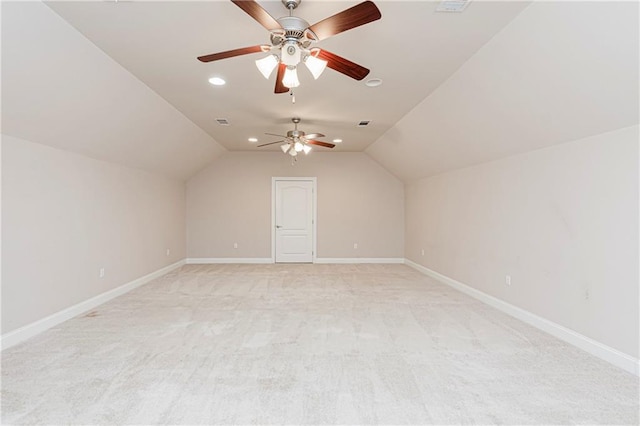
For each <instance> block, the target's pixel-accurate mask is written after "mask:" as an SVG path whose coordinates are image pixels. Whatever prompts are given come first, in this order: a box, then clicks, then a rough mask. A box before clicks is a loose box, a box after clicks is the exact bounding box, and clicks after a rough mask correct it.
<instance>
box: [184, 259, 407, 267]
mask: <svg viewBox="0 0 640 426" xmlns="http://www.w3.org/2000/svg"><path fill="white" fill-rule="evenodd" d="M214 263H253V264H256V263H274V262H273V259H272V258H270V257H253V258H251V257H190V258H188V259H187V264H188V265H192V264H214ZM313 263H404V259H403V258H401V257H320V258H316V259H315V260H314V261H313Z"/></svg>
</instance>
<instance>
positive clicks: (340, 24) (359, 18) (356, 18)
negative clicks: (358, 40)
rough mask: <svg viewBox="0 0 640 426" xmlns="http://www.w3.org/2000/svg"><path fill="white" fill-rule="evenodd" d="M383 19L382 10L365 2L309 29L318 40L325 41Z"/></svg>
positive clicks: (371, 3)
mask: <svg viewBox="0 0 640 426" xmlns="http://www.w3.org/2000/svg"><path fill="white" fill-rule="evenodd" d="M381 17H382V14H381V13H380V10H378V8H377V7H376V5H375V4H373V2H371V1H365V2H362V3H360V4H357V5H355V6H353V7H350V8H349V9H346V10H343V11H342V12H340V13H336V14H335V15H333V16H330V17H328V18H326V19H323V20H322V21H320V22H317V23H315V24H313V25H312V26H310V27H309V29H310V30H311V31H312V32H313V33H314V34H315V35H316V37H317V38H318V40H324V39H325V38H329V37H331V36H334V35H336V34H340V33H341V32H344V31H347V30H350V29H353V28H356V27H359V26H361V25H364V24H368V23H369V22H373V21H376V20H378V19H380V18H381Z"/></svg>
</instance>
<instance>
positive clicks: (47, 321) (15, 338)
mask: <svg viewBox="0 0 640 426" xmlns="http://www.w3.org/2000/svg"><path fill="white" fill-rule="evenodd" d="M184 264H185V261H184V260H181V261H179V262H176V263H173V264H171V265H169V266H165V267H164V268H161V269H158V270H157V271H154V272H151V273H150V274H147V275H145V276H143V277H140V278H138V279H135V280H133V281H130V282H128V283H126V284H124V285H121V286H120V287H117V288H114V289H113V290H109V291H106V292H104V293H102V294H99V295H97V296H95V297H92V298H91V299H87V300H85V301H84V302H80V303H78V304H76V305H73V306H70V307H68V308H66V309H64V310H62V311H60V312H56V313H55V314H52V315H49V316H48V317H45V318H42V319H41V320H38V321H36V322H33V323H31V324H27V325H25V326H23V327H20V328H18V329H16V330H13V331H10V332H8V333H5V334H3V335H2V336H0V346H1V347H2V350H5V349H7V348H10V347H12V346H15V345H17V344H18V343H21V342H23V341H25V340H27V339H29V338H31V337H33V336H35V335H36V334H40V333H42V332H43V331H45V330H48V329H50V328H52V327H55V326H56V325H58V324H60V323H62V322H65V321H67V320H69V319H71V318H73V317H76V316H78V315H80V314H82V313H84V312H87V311H89V310H91V309H93V308H95V307H96V306H99V305H102V304H103V303H105V302H108V301H109V300H111V299H114V298H116V297H118V296H121V295H123V294H125V293H128V292H130V291H131V290H133V289H135V288H138V287H140V286H142V285H144V284H146V283H148V282H149V281H151V280H154V279H156V278H158V277H161V276H162V275H165V274H166V273H168V272H170V271H172V270H174V269H177V268H179V267H181V266H182V265H184Z"/></svg>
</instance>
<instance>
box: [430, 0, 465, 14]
mask: <svg viewBox="0 0 640 426" xmlns="http://www.w3.org/2000/svg"><path fill="white" fill-rule="evenodd" d="M470 2H471V0H443V1H441V2H440V4H439V5H438V7H436V12H458V13H459V12H462V11H463V10H464V9H465V8H466V7H467V5H468V4H469V3H470Z"/></svg>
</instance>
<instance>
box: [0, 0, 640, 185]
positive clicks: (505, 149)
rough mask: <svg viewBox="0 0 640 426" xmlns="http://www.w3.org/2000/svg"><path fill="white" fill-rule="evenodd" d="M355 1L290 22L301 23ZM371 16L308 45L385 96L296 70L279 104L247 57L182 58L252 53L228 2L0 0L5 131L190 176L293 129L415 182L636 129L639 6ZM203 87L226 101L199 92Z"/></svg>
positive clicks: (405, 8) (413, 6) (388, 9)
mask: <svg viewBox="0 0 640 426" xmlns="http://www.w3.org/2000/svg"><path fill="white" fill-rule="evenodd" d="M260 3H261V4H262V5H263V6H264V7H265V8H266V9H267V10H269V11H270V12H271V13H272V14H274V15H276V16H278V13H277V12H276V11H277V10H278V9H279V8H280V9H281V8H282V5H281V4H280V2H277V1H276V2H270V1H260ZM354 3H356V2H315V1H312V0H304V1H303V3H302V5H301V6H300V8H299V12H300V14H301V15H303V16H304V17H305V18H306V19H307V20H309V21H310V22H315V21H316V20H319V19H321V18H324V17H326V16H329V15H331V14H333V13H336V12H338V11H340V10H343V9H345V8H347V7H349V6H350V5H352V4H354ZM376 3H377V4H378V6H379V7H380V9H381V11H382V13H383V19H382V20H380V21H376V22H375V23H372V24H369V25H367V26H365V27H362V28H357V29H354V30H352V31H349V32H347V33H344V34H341V35H339V36H336V37H335V38H331V39H329V40H327V44H326V45H323V46H322V47H323V48H327V49H328V50H330V51H334V52H336V53H339V54H342V55H343V56H345V57H348V58H350V59H353V60H355V61H356V62H359V63H362V64H364V65H367V66H368V67H370V68H371V70H372V74H371V77H380V78H382V79H383V81H384V84H383V86H381V87H379V88H376V89H371V88H368V87H366V86H364V85H363V82H355V81H354V80H351V79H348V78H347V77H344V76H341V75H339V74H337V73H335V72H333V71H330V70H328V71H327V72H325V74H324V75H323V76H322V77H321V78H320V79H319V80H317V81H312V80H311V79H310V78H306V77H308V76H306V77H304V76H303V74H304V72H305V71H306V70H304V71H303V72H301V80H302V84H303V86H302V87H301V88H300V90H299V91H298V92H297V98H298V101H297V103H296V104H292V103H291V102H290V100H289V97H288V96H286V95H284V97H282V95H279V96H280V97H279V96H278V95H274V94H273V93H272V87H273V78H274V77H273V76H272V78H271V81H268V82H267V81H265V80H264V79H263V78H262V76H260V75H259V73H258V72H257V70H255V67H254V66H253V64H252V62H253V60H254V59H256V57H254V56H247V57H242V58H234V59H230V60H228V61H219V62H216V63H214V64H213V65H212V64H201V63H199V62H197V61H195V56H197V55H200V54H206V53H210V52H215V51H220V50H226V49H230V48H235V47H241V46H245V45H252V44H257V43H262V42H264V40H263V38H264V35H265V34H264V30H263V29H262V28H261V27H260V26H259V25H258V24H257V23H255V22H252V21H251V19H250V18H249V17H247V16H245V15H243V13H242V11H240V9H239V8H237V7H235V6H234V5H233V4H231V3H230V2H227V1H224V2H157V3H155V2H146V1H145V2H137V1H133V2H129V1H120V2H118V3H114V2H108V1H101V2H51V3H48V6H47V5H45V4H42V3H40V2H15V3H14V2H2V132H3V133H5V134H10V135H13V136H17V137H21V138H24V139H28V140H31V141H34V142H39V143H43V144H47V145H51V146H54V147H58V148H62V149H67V150H72V151H76V152H79V153H82V154H85V155H88V156H91V157H94V158H99V159H104V160H107V161H112V162H116V163H120V164H124V165H128V166H132V167H137V168H142V169H145V170H149V171H152V172H157V173H161V174H164V175H168V176H173V177H176V178H179V179H186V178H188V177H189V176H191V175H193V174H194V173H195V172H197V171H198V170H200V169H201V168H202V167H203V166H205V165H206V164H209V163H211V162H212V161H214V160H215V159H216V158H217V157H218V156H219V155H220V154H221V153H223V152H224V151H225V150H226V149H229V150H249V151H259V150H260V149H258V148H256V147H255V145H251V144H249V143H248V142H247V137H249V136H260V137H261V142H263V141H265V140H264V136H263V133H264V132H272V133H280V134H282V133H284V132H286V130H288V129H289V128H290V127H291V126H290V122H289V121H290V117H292V116H294V115H298V116H301V117H302V118H303V126H302V129H303V130H307V131H313V132H322V133H325V134H326V135H328V136H329V137H330V138H334V137H342V138H343V139H344V140H345V142H344V143H343V144H341V145H339V146H338V147H337V148H336V151H363V150H366V152H367V153H368V154H369V155H371V156H372V157H373V158H374V159H375V160H376V161H378V162H379V163H380V164H382V165H383V166H384V167H386V168H387V169H388V170H389V171H391V172H392V173H394V174H395V175H396V176H398V177H400V178H401V179H403V180H404V181H411V180H414V179H417V178H420V177H425V176H430V175H434V174H438V173H442V172H444V171H447V170H451V169H455V168H460V167H465V166H468V165H472V164H476V163H480V162H484V161H489V160H492V159H496V158H500V157H505V156H508V155H512V154H516V153H519V152H524V151H528V150H532V149H536V148H540V147H544V146H549V145H553V144H557V143H562V142H565V141H569V140H574V139H579V138H582V137H585V136H589V135H593V134H597V133H602V132H606V131H610V130H614V129H618V128H621V127H626V126H630V125H633V124H636V123H638V4H637V2H564V1H558V2H536V3H534V4H532V5H529V3H528V2H517V1H516V2H490V1H480V0H475V1H473V2H472V3H471V4H470V5H469V7H468V8H467V10H466V11H465V12H464V13H462V14H436V13H434V10H435V7H436V4H437V3H435V2H422V1H419V2H415V1H408V2H404V1H382V0H378V1H376ZM54 10H55V12H54ZM207 10H208V12H206V11H207ZM303 12H304V13H303ZM61 16H62V17H61ZM63 18H64V19H63ZM72 25H73V26H72ZM78 30H79V31H80V32H78ZM165 33H166V34H165ZM86 37H88V38H86ZM96 46H97V47H96ZM165 55H166V57H165ZM217 73H223V74H224V76H225V77H227V79H228V80H229V83H228V85H227V86H225V87H224V88H223V89H224V90H226V92H222V91H219V90H218V88H213V87H212V86H210V85H208V83H207V82H206V80H207V78H208V77H209V76H211V75H214V74H217ZM305 78H306V80H305ZM218 116H225V117H226V118H229V119H230V121H231V122H232V126H230V127H227V128H225V127H220V126H217V125H215V124H214V122H213V118H215V117H218ZM360 119H372V120H373V122H372V125H371V126H370V127H369V128H366V129H360V128H356V127H355V122H356V121H358V120H360ZM273 149H274V150H275V149H278V147H277V145H275V146H274V147H273ZM311 155H312V154H311Z"/></svg>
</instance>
